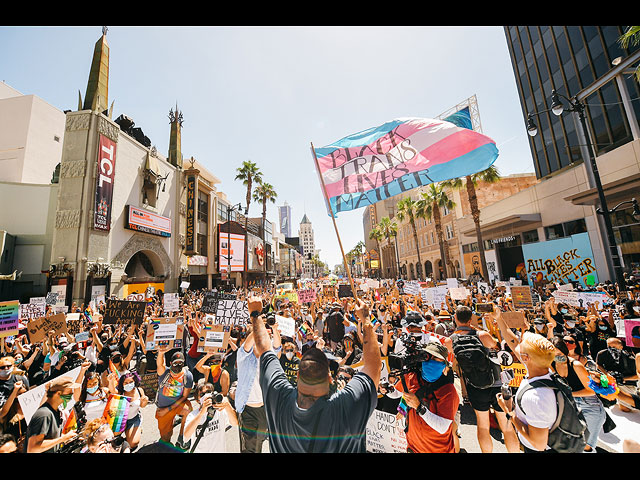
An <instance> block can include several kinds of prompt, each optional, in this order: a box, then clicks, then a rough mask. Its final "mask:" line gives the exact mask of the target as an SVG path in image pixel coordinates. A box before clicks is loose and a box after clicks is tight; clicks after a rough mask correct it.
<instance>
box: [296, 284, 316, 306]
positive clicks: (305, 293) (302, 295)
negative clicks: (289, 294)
mask: <svg viewBox="0 0 640 480" xmlns="http://www.w3.org/2000/svg"><path fill="white" fill-rule="evenodd" d="M315 300H316V291H315V290H314V289H312V288H309V289H306V290H298V301H299V302H300V303H311V302H314V301H315Z"/></svg>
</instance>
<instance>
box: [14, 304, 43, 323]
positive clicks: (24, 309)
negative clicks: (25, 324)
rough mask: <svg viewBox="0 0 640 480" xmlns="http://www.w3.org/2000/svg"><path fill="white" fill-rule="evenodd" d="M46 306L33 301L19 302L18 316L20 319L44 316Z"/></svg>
mask: <svg viewBox="0 0 640 480" xmlns="http://www.w3.org/2000/svg"><path fill="white" fill-rule="evenodd" d="M46 313H47V312H46V306H45V307H44V308H43V307H42V305H37V304H34V303H26V304H25V303H21V304H20V307H19V309H18V318H19V319H20V320H31V319H32V318H40V317H44V316H45V314H46Z"/></svg>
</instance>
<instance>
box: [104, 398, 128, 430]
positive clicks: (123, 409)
mask: <svg viewBox="0 0 640 480" xmlns="http://www.w3.org/2000/svg"><path fill="white" fill-rule="evenodd" d="M128 417H129V399H128V398H127V397H125V396H123V395H111V396H110V397H109V400H108V401H107V405H106V406H105V407H104V412H103V413H102V418H103V419H104V420H105V422H106V423H108V424H109V427H110V428H111V431H112V432H113V433H114V434H116V435H118V434H119V433H122V432H124V430H125V428H126V426H127V420H128Z"/></svg>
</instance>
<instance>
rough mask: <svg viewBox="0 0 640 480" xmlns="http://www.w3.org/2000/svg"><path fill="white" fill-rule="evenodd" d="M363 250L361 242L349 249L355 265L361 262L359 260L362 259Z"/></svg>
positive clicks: (363, 246) (363, 245)
mask: <svg viewBox="0 0 640 480" xmlns="http://www.w3.org/2000/svg"><path fill="white" fill-rule="evenodd" d="M364 248H365V244H364V242H363V241H362V240H360V241H359V242H358V243H356V245H355V247H353V248H352V249H351V251H350V252H349V253H350V254H351V255H352V257H353V258H355V259H356V262H357V263H360V262H361V258H362V253H363V252H364Z"/></svg>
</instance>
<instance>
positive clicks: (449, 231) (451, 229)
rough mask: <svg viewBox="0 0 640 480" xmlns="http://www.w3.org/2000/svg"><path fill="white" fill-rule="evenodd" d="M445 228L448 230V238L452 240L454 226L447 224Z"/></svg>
mask: <svg viewBox="0 0 640 480" xmlns="http://www.w3.org/2000/svg"><path fill="white" fill-rule="evenodd" d="M445 229H446V232H447V240H451V239H452V238H453V228H452V227H451V225H446V226H445Z"/></svg>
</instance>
